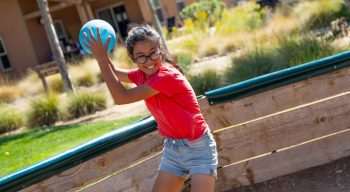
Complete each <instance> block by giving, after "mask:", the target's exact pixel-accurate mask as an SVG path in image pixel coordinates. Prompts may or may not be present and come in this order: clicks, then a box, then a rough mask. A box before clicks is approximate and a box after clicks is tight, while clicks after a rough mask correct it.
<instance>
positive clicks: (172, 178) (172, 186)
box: [152, 171, 185, 192]
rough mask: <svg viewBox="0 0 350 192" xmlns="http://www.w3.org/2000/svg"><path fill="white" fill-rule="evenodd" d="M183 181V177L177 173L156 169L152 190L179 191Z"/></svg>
mask: <svg viewBox="0 0 350 192" xmlns="http://www.w3.org/2000/svg"><path fill="white" fill-rule="evenodd" d="M184 181H185V180H184V178H182V177H179V176H177V175H174V174H171V173H168V172H165V171H158V174H157V178H156V180H155V182H154V184H153V189H152V192H179V191H180V189H181V187H182V186H183V184H184Z"/></svg>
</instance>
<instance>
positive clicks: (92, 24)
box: [79, 19, 117, 54]
mask: <svg viewBox="0 0 350 192" xmlns="http://www.w3.org/2000/svg"><path fill="white" fill-rule="evenodd" d="M89 28H91V30H92V33H93V34H94V37H95V38H97V28H99V30H100V35H101V40H102V43H103V44H105V43H106V41H107V38H108V37H109V36H111V40H110V42H109V45H108V49H107V51H108V52H111V50H112V49H113V48H114V46H115V44H116V40H117V37H116V35H115V31H114V29H113V27H112V26H111V25H110V24H109V23H107V22H106V21H103V20H100V19H94V20H91V21H89V22H87V23H85V24H84V26H83V27H82V28H81V30H80V33H79V42H80V45H81V47H82V48H83V50H84V51H85V52H87V53H89V54H91V51H90V50H89V49H88V48H87V47H86V46H85V45H84V44H82V41H84V42H85V43H86V44H89V43H88V42H87V41H86V40H85V37H84V32H85V33H86V34H87V36H88V38H89V39H90V40H92V37H91V36H90V33H89Z"/></svg>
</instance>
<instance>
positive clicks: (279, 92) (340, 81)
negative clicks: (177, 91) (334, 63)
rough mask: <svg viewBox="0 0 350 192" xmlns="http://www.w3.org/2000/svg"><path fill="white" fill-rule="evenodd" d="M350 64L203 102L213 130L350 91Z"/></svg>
mask: <svg viewBox="0 0 350 192" xmlns="http://www.w3.org/2000/svg"><path fill="white" fill-rule="evenodd" d="M349 86H350V67H348V68H344V69H342V70H338V71H334V72H332V73H328V74H325V75H321V76H317V77H314V78H310V79H307V80H304V81H300V82H297V83H294V84H290V85H286V86H283V87H279V88H276V89H272V90H269V91H265V92H262V93H259V94H256V95H251V96H248V97H245V98H242V99H239V100H234V101H231V102H226V103H222V104H216V105H211V106H210V105H209V104H208V101H207V99H206V98H203V99H201V100H200V101H199V103H200V106H201V110H202V113H203V114H204V116H205V119H206V120H207V123H208V125H209V126H210V127H211V129H212V130H216V129H219V128H222V127H227V126H230V125H234V124H238V123H242V122H245V121H249V120H252V119H255V118H258V117H261V116H265V115H269V114H272V113H276V112H278V111H282V110H285V109H288V108H291V107H295V106H298V105H302V104H305V103H309V102H313V101H316V100H319V99H322V98H325V97H329V96H332V95H336V94H339V93H342V92H344V91H347V90H348V89H349Z"/></svg>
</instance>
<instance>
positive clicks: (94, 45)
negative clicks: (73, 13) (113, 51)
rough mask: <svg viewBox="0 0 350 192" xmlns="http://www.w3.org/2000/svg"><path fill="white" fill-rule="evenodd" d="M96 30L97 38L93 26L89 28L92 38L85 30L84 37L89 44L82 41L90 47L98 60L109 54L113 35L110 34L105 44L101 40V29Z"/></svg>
mask: <svg viewBox="0 0 350 192" xmlns="http://www.w3.org/2000/svg"><path fill="white" fill-rule="evenodd" d="M96 30H97V38H95V36H94V34H93V33H92V29H91V28H89V34H90V37H91V38H88V36H87V34H86V33H85V32H84V37H85V40H86V42H87V44H86V43H85V42H84V41H82V43H83V44H84V45H85V46H86V47H87V48H88V49H90V51H91V53H92V55H93V56H94V57H95V58H96V59H97V60H98V59H100V58H104V57H105V56H108V54H107V48H108V45H109V42H110V40H111V37H110V36H109V37H108V38H107V40H106V43H105V44H103V43H102V40H101V35H100V29H99V28H96Z"/></svg>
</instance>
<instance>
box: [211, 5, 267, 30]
mask: <svg viewBox="0 0 350 192" xmlns="http://www.w3.org/2000/svg"><path fill="white" fill-rule="evenodd" d="M263 20H264V9H259V6H258V5H257V4H255V3H252V2H250V3H245V4H244V5H241V6H237V7H235V8H230V9H227V10H225V11H224V12H223V15H222V19H221V20H220V21H219V22H217V23H216V28H217V31H218V33H220V34H223V35H227V34H231V33H233V32H241V31H252V30H254V29H256V28H258V27H260V26H262V24H263Z"/></svg>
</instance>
